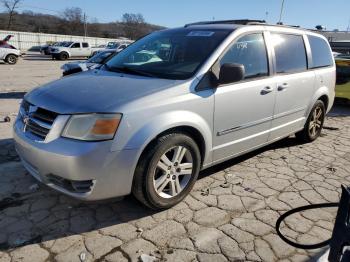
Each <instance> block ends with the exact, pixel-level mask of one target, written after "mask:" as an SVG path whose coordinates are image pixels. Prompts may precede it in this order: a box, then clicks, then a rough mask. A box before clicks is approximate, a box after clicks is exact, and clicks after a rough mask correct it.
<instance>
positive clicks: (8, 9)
mask: <svg viewBox="0 0 350 262" xmlns="http://www.w3.org/2000/svg"><path fill="white" fill-rule="evenodd" d="M20 2H21V0H15V1H8V0H0V3H1V4H2V6H3V7H4V9H5V12H2V13H0V30H13V31H25V32H35V33H49V34H63V35H81V36H84V35H86V36H92V37H107V38H117V37H127V38H129V39H134V40H135V39H138V38H140V37H142V36H144V35H146V34H149V33H151V32H153V31H156V30H159V29H162V28H164V27H161V26H158V25H153V24H149V23H147V22H146V21H145V19H144V17H143V15H142V14H133V13H125V14H123V16H122V17H121V20H120V21H115V22H110V23H99V22H98V21H97V19H92V20H91V19H90V20H89V21H87V17H86V15H85V14H84V12H83V11H82V9H81V8H79V7H71V8H66V9H65V10H63V11H62V12H60V13H59V14H57V15H50V14H42V13H36V12H33V11H22V12H18V11H17V8H18V5H19V3H20Z"/></svg>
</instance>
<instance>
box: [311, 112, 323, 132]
mask: <svg viewBox="0 0 350 262" xmlns="http://www.w3.org/2000/svg"><path fill="white" fill-rule="evenodd" d="M322 118H323V110H322V108H321V107H320V106H317V107H316V108H315V109H314V111H313V113H312V116H311V119H310V123H309V134H310V136H312V137H315V136H316V135H317V134H318V133H319V132H320V130H321V128H322Z"/></svg>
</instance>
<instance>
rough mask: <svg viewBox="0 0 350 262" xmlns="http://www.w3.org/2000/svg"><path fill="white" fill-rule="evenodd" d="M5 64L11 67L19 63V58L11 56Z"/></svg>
mask: <svg viewBox="0 0 350 262" xmlns="http://www.w3.org/2000/svg"><path fill="white" fill-rule="evenodd" d="M5 62H6V63H8V64H10V65H14V64H16V63H17V56H15V55H13V54H9V55H7V56H6V58H5Z"/></svg>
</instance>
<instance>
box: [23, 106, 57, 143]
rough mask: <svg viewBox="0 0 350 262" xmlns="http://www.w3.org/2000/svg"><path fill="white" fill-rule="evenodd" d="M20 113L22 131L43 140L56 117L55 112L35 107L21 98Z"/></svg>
mask: <svg viewBox="0 0 350 262" xmlns="http://www.w3.org/2000/svg"><path fill="white" fill-rule="evenodd" d="M20 115H21V118H22V122H23V124H24V130H23V131H24V132H28V133H30V134H32V135H34V136H35V137H36V139H37V140H41V141H43V140H45V138H46V136H47V134H48V133H49V132H50V130H51V127H52V125H53V123H54V121H55V119H56V117H57V115H58V114H57V113H55V112H52V111H49V110H46V109H43V108H40V107H37V106H35V105H32V104H30V103H28V102H27V101H25V100H23V102H22V105H21V108H20Z"/></svg>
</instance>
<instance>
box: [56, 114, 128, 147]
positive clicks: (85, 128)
mask: <svg viewBox="0 0 350 262" xmlns="http://www.w3.org/2000/svg"><path fill="white" fill-rule="evenodd" d="M121 118H122V115H121V114H86V115H73V116H71V118H70V119H69V121H68V123H67V125H66V127H65V128H64V130H63V133H62V136H63V137H67V138H73V139H78V140H85V141H101V140H110V139H113V137H114V135H115V133H116V131H117V129H118V126H119V123H120V120H121Z"/></svg>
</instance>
